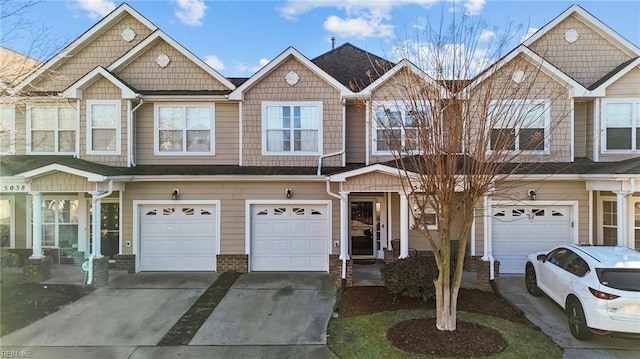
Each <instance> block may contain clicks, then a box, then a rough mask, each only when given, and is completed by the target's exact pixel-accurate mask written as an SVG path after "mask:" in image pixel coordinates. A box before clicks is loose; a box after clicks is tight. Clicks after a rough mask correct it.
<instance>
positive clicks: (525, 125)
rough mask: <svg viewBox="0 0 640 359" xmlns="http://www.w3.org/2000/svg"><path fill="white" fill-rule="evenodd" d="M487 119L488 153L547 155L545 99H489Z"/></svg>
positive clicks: (547, 129)
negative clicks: (522, 152) (488, 127)
mask: <svg viewBox="0 0 640 359" xmlns="http://www.w3.org/2000/svg"><path fill="white" fill-rule="evenodd" d="M488 117H489V126H491V128H490V129H489V135H490V136H491V142H490V144H489V150H490V151H496V150H506V151H526V152H528V153H540V154H548V153H549V132H550V127H551V116H550V105H549V100H505V101H496V100H493V101H491V103H490V104H489V113H488Z"/></svg>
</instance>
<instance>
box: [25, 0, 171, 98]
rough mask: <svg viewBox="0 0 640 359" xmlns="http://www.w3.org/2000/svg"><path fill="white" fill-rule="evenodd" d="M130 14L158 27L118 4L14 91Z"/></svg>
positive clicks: (128, 7)
mask: <svg viewBox="0 0 640 359" xmlns="http://www.w3.org/2000/svg"><path fill="white" fill-rule="evenodd" d="M127 14H128V15H131V16H133V17H134V18H135V19H136V20H138V21H139V22H140V23H142V24H143V25H144V26H146V27H147V28H148V29H149V30H151V31H155V30H156V29H157V28H158V27H157V26H155V25H154V24H153V23H152V22H151V21H149V20H147V19H146V18H145V17H144V16H142V15H140V13H138V12H137V11H135V10H134V9H133V8H132V7H131V6H129V5H128V4H126V3H123V4H122V5H120V6H118V8H116V9H115V10H113V11H112V12H111V13H109V14H108V15H107V16H105V17H103V18H102V20H100V21H98V22H97V23H96V24H95V25H93V26H92V27H91V28H90V29H89V30H87V31H86V32H85V33H84V34H82V35H81V36H80V37H78V38H77V39H75V40H74V41H73V42H72V43H71V44H69V45H67V47H65V48H64V49H62V50H61V51H60V52H58V53H57V54H56V55H55V56H54V57H53V58H51V59H50V60H49V61H47V62H45V63H44V64H43V65H42V66H40V67H39V68H38V69H37V70H36V71H34V72H33V73H32V74H31V75H29V76H28V77H27V78H25V79H24V80H22V82H20V83H19V84H18V85H17V86H16V87H14V89H13V90H14V91H20V90H22V89H23V88H24V87H25V86H27V85H28V84H30V83H32V82H33V81H34V80H35V79H37V78H38V77H40V76H41V75H42V74H44V73H45V72H46V71H47V70H48V69H50V68H51V67H52V66H54V65H55V64H57V63H58V62H59V61H61V60H63V59H66V58H68V57H70V56H71V55H72V53H73V51H74V50H76V49H78V48H80V47H82V45H84V43H85V42H87V41H90V40H91V39H93V38H94V37H95V36H96V35H98V34H100V33H101V32H102V30H103V29H105V28H106V27H108V26H109V25H110V24H111V23H112V22H115V21H118V20H119V19H120V18H121V17H123V16H124V15H127Z"/></svg>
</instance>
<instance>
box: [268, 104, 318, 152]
mask: <svg viewBox="0 0 640 359" xmlns="http://www.w3.org/2000/svg"><path fill="white" fill-rule="evenodd" d="M321 148H322V102H263V103H262V154H263V155H284V154H286V155H319V154H320V152H321Z"/></svg>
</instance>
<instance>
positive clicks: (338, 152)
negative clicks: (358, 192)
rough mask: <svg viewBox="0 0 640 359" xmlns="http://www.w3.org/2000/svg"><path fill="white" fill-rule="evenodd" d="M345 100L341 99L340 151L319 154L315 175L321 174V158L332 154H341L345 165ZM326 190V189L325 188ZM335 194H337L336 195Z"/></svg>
mask: <svg viewBox="0 0 640 359" xmlns="http://www.w3.org/2000/svg"><path fill="white" fill-rule="evenodd" d="M346 106H347V100H345V99H342V149H341V150H340V151H337V152H332V153H326V154H323V155H320V157H318V172H317V175H318V176H321V175H322V160H323V159H324V158H327V157H333V156H337V155H343V156H342V167H344V166H346V159H345V157H344V149H345V145H346V143H345V142H346V138H345V137H346V135H347V130H346V128H345V127H346V125H347V108H346ZM327 191H328V190H327ZM331 194H333V195H336V194H335V193H330V194H329V195H331ZM336 196H337V195H336Z"/></svg>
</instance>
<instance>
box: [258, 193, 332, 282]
mask: <svg viewBox="0 0 640 359" xmlns="http://www.w3.org/2000/svg"><path fill="white" fill-rule="evenodd" d="M326 212H327V211H326V205H313V206H310V205H279V204H278V205H253V206H252V207H251V254H250V264H251V270H252V271H326V270H328V243H329V231H330V229H329V218H328V216H326V215H324V214H323V213H326Z"/></svg>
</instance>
